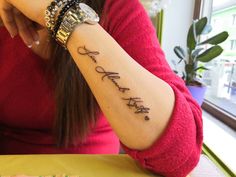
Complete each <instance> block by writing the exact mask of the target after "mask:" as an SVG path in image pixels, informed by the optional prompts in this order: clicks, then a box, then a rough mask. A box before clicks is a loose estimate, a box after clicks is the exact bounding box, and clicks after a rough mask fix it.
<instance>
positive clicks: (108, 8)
mask: <svg viewBox="0 0 236 177" xmlns="http://www.w3.org/2000/svg"><path fill="white" fill-rule="evenodd" d="M149 20H150V19H149V17H148V15H147V13H146V11H145V9H144V7H143V5H142V4H141V3H140V1H139V0H128V1H127V0H106V1H105V4H104V8H103V13H102V18H101V25H102V26H103V27H104V28H105V29H106V30H107V31H108V32H109V33H110V34H111V33H113V32H114V31H116V29H118V28H119V29H120V28H121V27H122V26H126V25H129V24H130V23H132V22H134V21H136V22H144V23H146V22H147V23H149V24H150V21H149Z"/></svg>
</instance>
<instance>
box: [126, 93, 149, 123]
mask: <svg viewBox="0 0 236 177" xmlns="http://www.w3.org/2000/svg"><path fill="white" fill-rule="evenodd" d="M122 99H123V100H126V101H128V103H127V106H128V107H129V108H133V107H134V108H135V110H136V111H135V113H136V114H140V113H141V114H144V113H149V110H150V109H149V108H146V107H144V106H143V105H140V104H141V103H142V102H143V101H142V100H141V98H139V97H130V98H122ZM149 119H150V118H149V117H148V116H145V120H149Z"/></svg>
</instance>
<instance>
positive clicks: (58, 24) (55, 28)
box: [52, 0, 81, 38]
mask: <svg viewBox="0 0 236 177" xmlns="http://www.w3.org/2000/svg"><path fill="white" fill-rule="evenodd" d="M80 1H81V0H74V1H71V2H69V3H67V4H66V5H65V6H64V7H63V8H62V9H61V11H60V13H59V15H58V17H57V20H56V23H55V26H54V28H53V30H52V32H53V34H52V37H53V38H55V37H56V34H57V31H58V29H59V27H60V25H61V22H62V20H63V17H64V15H65V13H66V12H67V11H68V10H69V9H70V8H71V7H73V6H74V5H76V4H77V3H79V2H80Z"/></svg>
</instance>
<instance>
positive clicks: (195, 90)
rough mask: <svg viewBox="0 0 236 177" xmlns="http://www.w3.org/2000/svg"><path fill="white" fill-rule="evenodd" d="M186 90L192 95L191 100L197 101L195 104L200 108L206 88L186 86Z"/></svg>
mask: <svg viewBox="0 0 236 177" xmlns="http://www.w3.org/2000/svg"><path fill="white" fill-rule="evenodd" d="M187 88H188V90H189V91H190V93H191V94H192V96H193V98H194V99H195V100H196V101H197V103H198V104H199V105H200V106H201V105H202V103H203V100H204V96H205V93H206V89H207V87H206V86H201V87H199V86H187Z"/></svg>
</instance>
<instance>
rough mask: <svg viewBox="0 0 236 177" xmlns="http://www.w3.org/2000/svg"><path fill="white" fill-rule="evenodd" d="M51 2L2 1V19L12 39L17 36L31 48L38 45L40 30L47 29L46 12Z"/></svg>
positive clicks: (0, 15) (0, 5) (35, 0)
mask: <svg viewBox="0 0 236 177" xmlns="http://www.w3.org/2000/svg"><path fill="white" fill-rule="evenodd" d="M50 2H51V0H43V1H42V0H33V1H29V0H0V19H2V22H3V24H4V26H5V27H6V28H7V30H8V32H9V33H10V35H11V36H12V37H14V36H16V35H17V34H19V35H20V37H21V38H22V39H23V41H24V42H25V44H26V45H27V46H29V47H31V46H32V44H33V43H34V42H35V43H38V40H39V35H38V32H37V31H38V30H39V29H40V28H42V27H45V21H44V11H45V9H46V8H47V6H48V5H49V4H50Z"/></svg>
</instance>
